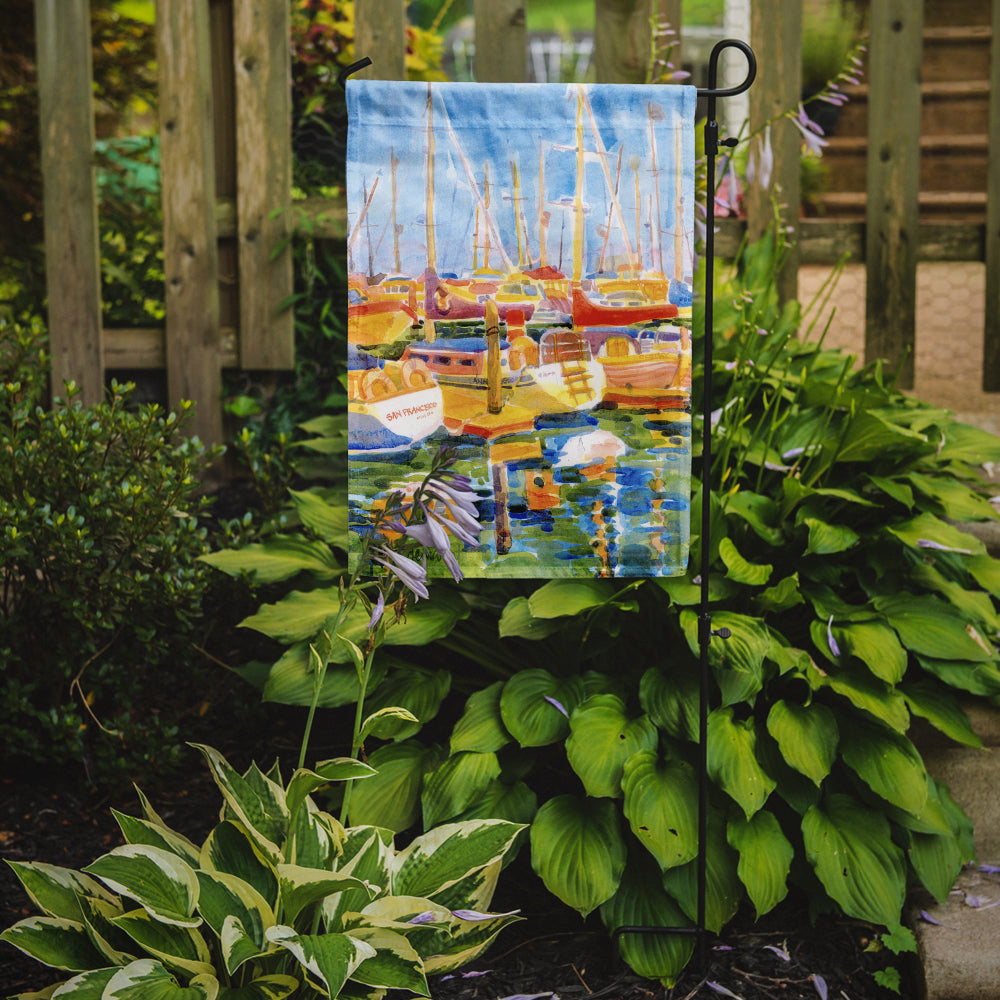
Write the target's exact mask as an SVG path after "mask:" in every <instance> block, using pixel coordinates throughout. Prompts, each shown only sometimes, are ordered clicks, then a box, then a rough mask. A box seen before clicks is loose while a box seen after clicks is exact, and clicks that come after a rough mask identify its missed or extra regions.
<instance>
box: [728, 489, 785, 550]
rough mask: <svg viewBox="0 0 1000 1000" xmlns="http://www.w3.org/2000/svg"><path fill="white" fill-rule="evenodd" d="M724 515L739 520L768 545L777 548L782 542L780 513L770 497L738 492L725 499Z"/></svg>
mask: <svg viewBox="0 0 1000 1000" xmlns="http://www.w3.org/2000/svg"><path fill="white" fill-rule="evenodd" d="M726 514H727V515H728V514H733V515H735V516H736V517H738V518H741V519H742V520H743V521H745V522H746V523H747V524H748V525H750V527H751V528H752V529H753V530H754V532H755V533H756V534H757V536H758V537H759V538H761V539H763V540H764V541H765V542H767V544H768V545H771V546H779V545H781V543H782V541H783V540H784V532H783V531H782V528H781V512H780V510H779V508H778V505H777V504H776V503H775V502H774V500H772V499H771V497H768V496H763V495H762V494H760V493H753V492H751V491H750V490H739V491H737V492H736V493H734V494H733V495H732V496H730V497H727V498H726Z"/></svg>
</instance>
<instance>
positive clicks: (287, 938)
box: [267, 924, 375, 997]
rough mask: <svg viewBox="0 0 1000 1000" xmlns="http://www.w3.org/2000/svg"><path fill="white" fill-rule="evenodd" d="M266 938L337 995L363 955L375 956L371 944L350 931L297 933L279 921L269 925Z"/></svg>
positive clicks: (361, 960)
mask: <svg viewBox="0 0 1000 1000" xmlns="http://www.w3.org/2000/svg"><path fill="white" fill-rule="evenodd" d="M267 939H268V941H270V942H271V943H272V944H276V945H278V946H279V947H281V948H285V949H286V950H287V951H289V952H290V953H291V954H292V955H294V956H295V959H296V961H298V963H299V965H301V966H302V968H303V969H305V971H306V972H307V973H308V975H309V977H310V978H311V979H312V980H314V981H315V982H318V983H319V984H321V986H322V987H324V988H325V989H326V990H327V991H328V993H329V995H330V996H332V997H335V996H338V995H339V993H340V990H341V988H342V987H343V985H344V983H346V982H347V980H348V979H349V978H350V976H351V975H352V974H353V973H354V971H355V970H356V969H357V968H358V966H359V965H360V964H361V963H362V962H363V961H365V959H368V958H374V957H375V949H374V948H373V947H372V946H371V945H370V944H367V943H366V942H364V941H361V940H359V939H358V938H353V937H351V936H350V935H349V934H296V933H295V931H294V930H293V929H292V928H291V927H286V926H283V925H281V924H278V925H277V926H275V927H270V928H268V930H267Z"/></svg>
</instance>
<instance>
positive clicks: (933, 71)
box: [920, 25, 993, 83]
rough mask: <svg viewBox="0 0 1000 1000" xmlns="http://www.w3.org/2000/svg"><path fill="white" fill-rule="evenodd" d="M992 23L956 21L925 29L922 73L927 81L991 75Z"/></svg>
mask: <svg viewBox="0 0 1000 1000" xmlns="http://www.w3.org/2000/svg"><path fill="white" fill-rule="evenodd" d="M992 38H993V32H992V30H991V28H990V26H989V25H972V26H971V27H959V26H954V25H947V26H940V27H934V28H925V29H924V51H923V56H922V58H921V61H920V76H921V79H922V80H923V81H924V82H925V83H938V82H941V81H945V80H988V79H989V78H990V42H991V40H992Z"/></svg>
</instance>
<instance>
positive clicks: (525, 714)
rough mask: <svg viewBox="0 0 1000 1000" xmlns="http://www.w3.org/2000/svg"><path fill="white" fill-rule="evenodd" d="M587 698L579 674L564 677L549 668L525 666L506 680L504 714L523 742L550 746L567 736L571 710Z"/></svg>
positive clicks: (508, 726)
mask: <svg viewBox="0 0 1000 1000" xmlns="http://www.w3.org/2000/svg"><path fill="white" fill-rule="evenodd" d="M583 698H584V690H583V681H582V680H581V679H580V678H579V677H567V678H565V679H560V678H558V677H555V676H554V675H553V674H551V673H549V671H548V670H542V669H531V670H522V671H520V672H518V673H516V674H514V676H513V677H511V679H510V680H509V681H507V683H506V684H504V687H503V691H502V692H501V694H500V717H501V719H502V720H503V724H504V727H505V728H506V729H507V731H508V732H509V733H510V734H511V736H513V737H514V739H515V740H517V742H518V743H520V744H521V746H523V747H542V746H547V745H548V744H550V743H555V742H556V741H557V740H561V739H563V738H564V737H565V736H566V734H567V733H568V732H569V716H570V713H571V712H572V711H573V709H574V708H576V706H577V705H578V704H579V703H580V702H581V701H583Z"/></svg>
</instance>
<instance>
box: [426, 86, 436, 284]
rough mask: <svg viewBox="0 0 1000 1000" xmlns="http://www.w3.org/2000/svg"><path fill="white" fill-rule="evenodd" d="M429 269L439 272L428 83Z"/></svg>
mask: <svg viewBox="0 0 1000 1000" xmlns="http://www.w3.org/2000/svg"><path fill="white" fill-rule="evenodd" d="M426 200H427V212H426V215H425V220H426V228H427V236H426V242H427V267H428V270H431V271H434V272H435V273H436V272H437V251H436V248H435V246H434V105H433V101H432V93H431V83H430V81H428V83H427V197H426Z"/></svg>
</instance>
